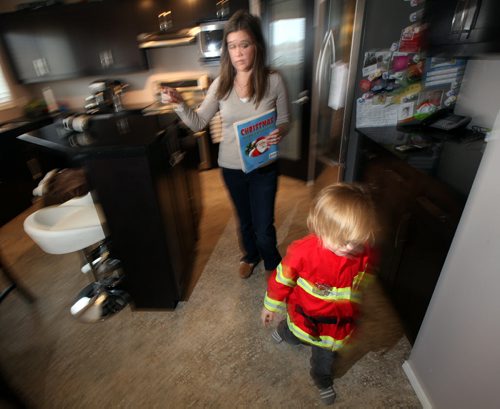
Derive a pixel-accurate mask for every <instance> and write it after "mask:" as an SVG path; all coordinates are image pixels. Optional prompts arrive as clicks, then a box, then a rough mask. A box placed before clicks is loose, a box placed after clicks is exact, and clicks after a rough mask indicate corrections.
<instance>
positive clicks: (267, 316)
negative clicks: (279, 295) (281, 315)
mask: <svg viewBox="0 0 500 409" xmlns="http://www.w3.org/2000/svg"><path fill="white" fill-rule="evenodd" d="M274 316H275V313H274V312H272V311H269V310H268V309H267V308H265V307H264V308H262V312H261V313H260V320H261V321H262V325H264V327H268V326H269V325H271V323H272V322H273V320H274Z"/></svg>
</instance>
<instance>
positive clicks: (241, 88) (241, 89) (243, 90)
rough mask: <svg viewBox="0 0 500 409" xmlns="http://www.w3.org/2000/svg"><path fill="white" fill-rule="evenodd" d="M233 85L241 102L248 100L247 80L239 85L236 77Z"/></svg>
mask: <svg viewBox="0 0 500 409" xmlns="http://www.w3.org/2000/svg"><path fill="white" fill-rule="evenodd" d="M234 85H235V86H236V91H237V94H238V98H239V99H240V101H241V102H248V101H249V99H250V98H248V82H247V83H246V84H245V85H241V84H240V83H239V82H238V81H237V80H236V78H235V79H234Z"/></svg>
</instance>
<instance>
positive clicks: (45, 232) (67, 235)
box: [24, 193, 105, 254]
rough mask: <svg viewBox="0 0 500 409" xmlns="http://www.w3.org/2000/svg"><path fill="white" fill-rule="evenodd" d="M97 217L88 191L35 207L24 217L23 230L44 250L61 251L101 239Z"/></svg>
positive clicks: (102, 236) (71, 249)
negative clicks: (54, 204) (53, 204)
mask: <svg viewBox="0 0 500 409" xmlns="http://www.w3.org/2000/svg"><path fill="white" fill-rule="evenodd" d="M101 219H102V217H100V216H99V214H98V210H97V209H96V207H95V206H94V203H93V201H92V197H91V196H90V193H89V194H88V195H86V196H83V197H81V198H75V199H71V200H68V201H67V202H65V203H63V204H61V205H57V206H49V207H45V208H43V209H40V210H37V211H36V212H34V213H32V214H31V215H29V216H28V217H27V218H26V219H25V221H24V231H25V232H26V233H27V234H28V235H29V236H30V237H31V238H32V239H33V241H34V242H35V243H36V244H38V246H40V248H41V249H42V250H43V251H45V252H46V253H50V254H65V253H71V252H74V251H79V250H83V249H85V248H87V247H89V246H91V245H93V244H95V243H98V242H100V241H102V240H104V239H105V234H104V231H103V229H102V224H101Z"/></svg>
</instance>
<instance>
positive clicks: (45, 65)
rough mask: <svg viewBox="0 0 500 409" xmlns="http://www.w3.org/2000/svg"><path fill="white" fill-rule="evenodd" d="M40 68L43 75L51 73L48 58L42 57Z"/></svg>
mask: <svg viewBox="0 0 500 409" xmlns="http://www.w3.org/2000/svg"><path fill="white" fill-rule="evenodd" d="M40 68H41V72H42V75H47V74H49V73H50V69H49V64H48V63H47V59H46V58H40Z"/></svg>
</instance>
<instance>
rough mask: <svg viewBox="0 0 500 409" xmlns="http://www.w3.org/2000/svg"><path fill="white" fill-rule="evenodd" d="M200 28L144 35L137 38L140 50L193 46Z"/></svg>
mask: <svg viewBox="0 0 500 409" xmlns="http://www.w3.org/2000/svg"><path fill="white" fill-rule="evenodd" d="M199 32H200V27H198V26H196V27H192V28H184V29H182V30H177V31H171V30H169V31H158V32H156V33H142V34H139V35H138V36H137V41H138V42H139V48H158V47H176V46H180V45H188V44H193V43H194V42H195V41H196V36H197V35H198V34H199Z"/></svg>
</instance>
